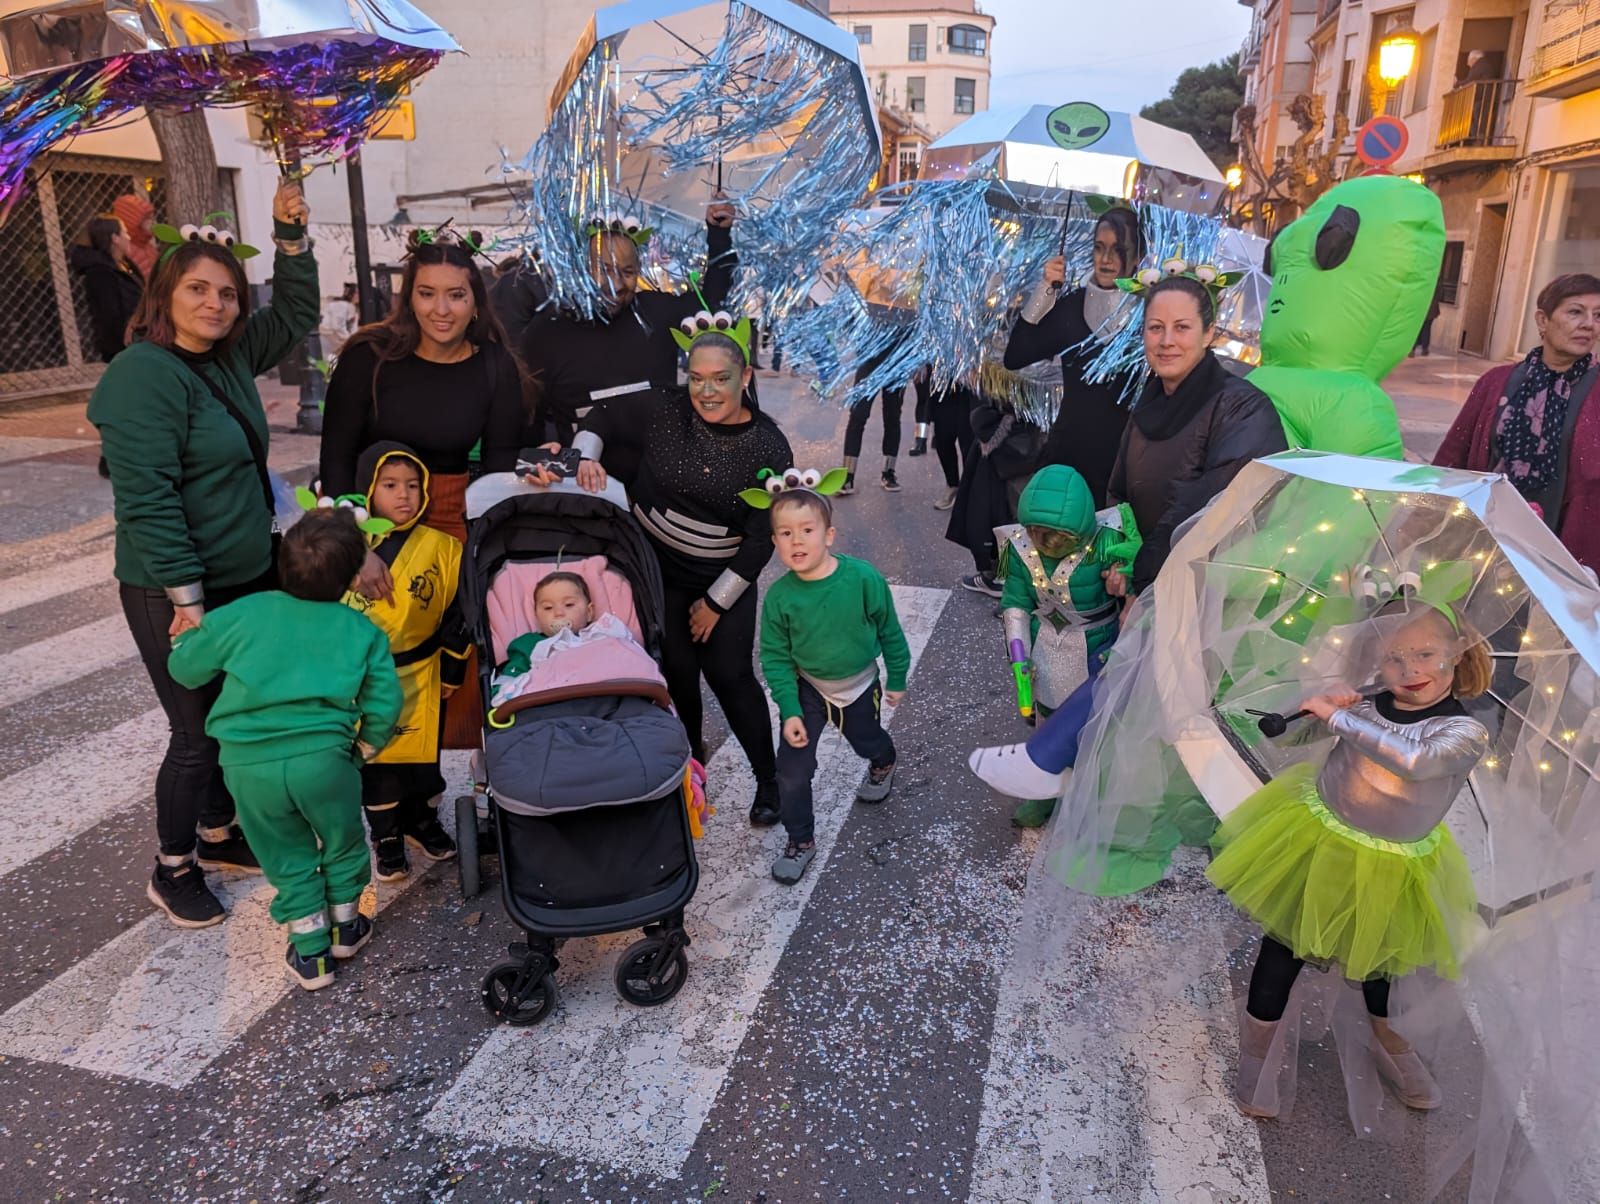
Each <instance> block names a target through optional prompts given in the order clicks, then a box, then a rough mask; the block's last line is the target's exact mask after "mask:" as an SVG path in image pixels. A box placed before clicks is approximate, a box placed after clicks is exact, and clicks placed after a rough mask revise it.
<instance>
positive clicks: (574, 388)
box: [523, 225, 737, 484]
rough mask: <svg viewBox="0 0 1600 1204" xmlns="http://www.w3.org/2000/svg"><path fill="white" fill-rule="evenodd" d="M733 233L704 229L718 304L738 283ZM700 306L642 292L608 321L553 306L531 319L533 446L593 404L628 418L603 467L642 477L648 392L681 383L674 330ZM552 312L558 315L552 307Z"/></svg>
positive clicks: (684, 296) (624, 476)
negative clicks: (535, 403)
mask: <svg viewBox="0 0 1600 1204" xmlns="http://www.w3.org/2000/svg"><path fill="white" fill-rule="evenodd" d="M736 262H737V259H736V257H735V255H734V253H733V234H732V231H730V230H728V229H727V228H725V227H722V226H711V225H708V226H707V227H706V272H705V278H704V279H703V280H702V281H701V283H700V289H701V291H702V292H703V293H705V297H706V303H707V304H708V305H710V306H711V307H712V308H713V309H715V308H717V307H720V306H721V305H722V303H723V301H724V300H725V299H726V298H727V295H728V290H729V288H731V287H732V285H733V268H734V264H735V263H736ZM699 310H700V298H699V297H697V296H696V295H695V294H694V293H693V292H692V291H691V292H686V293H657V292H643V293H639V294H638V295H637V296H636V297H634V299H633V304H631V305H630V306H628V308H626V309H624V310H623V311H622V312H621V313H618V314H616V315H615V316H614V317H612V318H611V319H609V320H608V321H597V320H593V319H589V318H580V317H577V316H576V315H574V314H571V313H566V312H562V311H560V310H555V309H554V307H550V309H549V310H547V311H546V314H547V315H548V316H546V314H541V315H539V316H537V317H535V318H534V320H533V322H532V324H531V325H530V326H529V327H528V334H527V337H526V339H525V340H524V342H523V362H524V363H525V364H526V365H527V366H528V371H529V373H530V374H531V375H532V376H533V378H534V380H535V382H536V383H537V384H538V385H539V386H540V387H541V389H542V390H543V394H542V396H541V398H540V401H539V407H538V411H537V412H536V414H535V416H534V422H533V426H532V428H531V429H530V431H529V435H528V440H527V442H528V443H529V444H535V443H542V442H544V440H546V439H551V438H553V439H557V440H559V441H560V442H562V443H565V442H567V441H568V440H570V439H571V437H572V433H573V431H574V430H575V429H576V428H577V427H578V425H579V424H580V423H581V422H582V421H583V420H584V418H585V416H586V415H588V414H589V412H590V409H591V407H594V406H599V405H604V406H605V407H606V408H608V409H612V410H616V411H618V412H620V413H621V414H622V415H623V418H624V420H623V421H622V422H621V423H620V424H619V425H618V429H617V434H616V438H615V440H614V441H610V442H608V443H607V446H606V451H605V455H604V458H603V459H602V463H603V465H604V466H605V470H606V471H607V472H608V473H610V474H611V475H612V476H614V477H617V478H618V479H619V480H621V481H622V482H624V483H625V484H631V483H632V482H633V480H634V479H635V477H636V476H637V474H638V469H639V456H640V452H641V443H640V435H641V433H642V432H643V430H644V428H645V425H646V423H647V421H648V418H649V411H648V407H649V405H650V400H649V390H650V387H652V386H654V387H655V388H659V389H671V388H673V387H674V386H675V385H676V384H677V383H678V345H677V343H675V342H673V339H672V330H673V328H674V327H676V326H677V325H678V323H679V322H681V321H683V319H684V318H687V317H691V316H692V315H694V314H695V313H698V312H699ZM552 311H553V312H552Z"/></svg>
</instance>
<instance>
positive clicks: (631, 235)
mask: <svg viewBox="0 0 1600 1204" xmlns="http://www.w3.org/2000/svg"><path fill="white" fill-rule="evenodd" d="M583 232H584V234H585V235H586V236H587V237H589V238H598V237H600V235H602V234H620V235H622V236H623V237H624V238H627V239H629V240H631V241H632V243H633V245H634V246H636V247H642V246H644V245H645V243H647V242H649V241H650V236H651V235H652V234H654V233H655V231H654V230H652V229H651V228H650V227H649V226H646V225H645V224H644V223H643V222H641V221H640V220H639V219H638V218H636V217H624V216H623V215H622V214H620V213H604V214H601V213H597V214H595V216H593V217H591V218H590V219H589V220H588V221H587V222H585V223H584V224H583Z"/></svg>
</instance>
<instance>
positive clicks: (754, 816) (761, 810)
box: [750, 782, 783, 828]
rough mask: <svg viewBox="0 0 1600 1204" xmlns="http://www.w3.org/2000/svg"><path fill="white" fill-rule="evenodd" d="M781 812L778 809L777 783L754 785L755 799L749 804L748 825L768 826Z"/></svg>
mask: <svg viewBox="0 0 1600 1204" xmlns="http://www.w3.org/2000/svg"><path fill="white" fill-rule="evenodd" d="M782 818H783V814H782V812H781V811H779V809H778V783H776V782H763V783H761V784H759V785H757V786H756V800H755V802H753V803H751V804H750V826H751V827H752V828H770V827H772V825H773V824H775V823H777V822H778V820H780V819H782Z"/></svg>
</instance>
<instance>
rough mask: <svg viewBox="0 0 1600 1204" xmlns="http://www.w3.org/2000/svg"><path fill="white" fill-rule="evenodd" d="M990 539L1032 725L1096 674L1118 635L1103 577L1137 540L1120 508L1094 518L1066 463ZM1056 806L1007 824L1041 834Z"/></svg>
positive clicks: (1039, 481) (1041, 805) (1050, 468)
mask: <svg viewBox="0 0 1600 1204" xmlns="http://www.w3.org/2000/svg"><path fill="white" fill-rule="evenodd" d="M995 534H996V536H997V537H998V543H999V547H1000V575H1001V576H1002V577H1004V579H1005V584H1004V586H1003V588H1002V590H1001V594H1000V617H1001V619H1002V621H1003V623H1004V627H1005V642H1006V652H1007V655H1008V656H1009V658H1010V660H1011V664H1012V669H1013V672H1015V673H1016V674H1017V677H1018V678H1019V681H1020V679H1022V678H1023V677H1027V678H1028V680H1029V683H1030V686H1031V695H1032V697H1031V700H1029V699H1027V698H1025V697H1019V699H1018V705H1019V707H1022V706H1023V705H1024V704H1025V703H1027V704H1028V705H1027V709H1025V710H1024V717H1025V718H1027V719H1029V720H1032V719H1033V717H1034V714H1035V713H1037V714H1038V715H1040V716H1045V715H1049V714H1050V713H1051V712H1052V711H1054V710H1056V709H1057V708H1058V707H1060V706H1061V704H1062V703H1063V702H1065V701H1066V699H1067V697H1068V695H1070V694H1071V693H1072V691H1073V690H1075V689H1077V687H1078V686H1079V685H1081V684H1082V683H1083V681H1084V680H1085V678H1087V677H1090V676H1092V675H1094V674H1095V673H1097V672H1098V671H1099V669H1100V666H1101V664H1102V662H1103V659H1104V653H1105V651H1106V650H1107V649H1109V648H1110V646H1111V644H1112V641H1113V640H1115V639H1116V636H1117V627H1118V623H1117V620H1118V606H1117V603H1116V602H1115V600H1114V599H1112V597H1111V596H1110V595H1109V594H1108V593H1107V592H1106V586H1105V576H1104V575H1105V571H1106V570H1107V569H1108V568H1110V567H1112V566H1113V565H1114V564H1117V563H1120V562H1122V561H1123V560H1124V559H1126V558H1128V557H1129V556H1130V555H1131V552H1130V551H1129V548H1128V546H1124V545H1126V544H1127V541H1129V540H1136V539H1137V535H1136V534H1135V533H1134V532H1133V531H1132V530H1131V518H1130V517H1129V516H1128V515H1127V514H1125V513H1123V510H1122V509H1118V510H1112V511H1106V512H1102V513H1096V511H1095V505H1094V497H1093V495H1092V494H1091V493H1090V492H1089V486H1088V483H1087V482H1085V481H1084V479H1083V477H1082V476H1080V475H1079V473H1078V471H1077V470H1076V469H1074V468H1069V467H1067V466H1066V465H1065V464H1050V465H1047V466H1046V467H1044V468H1041V469H1040V470H1039V471H1038V472H1036V473H1034V474H1033V477H1032V479H1030V480H1029V481H1028V484H1027V487H1026V488H1024V489H1023V491H1022V497H1021V498H1020V499H1019V501H1018V503H1017V525H1016V526H1013V527H1006V528H1001V529H999V530H997V531H996V532H995ZM1133 546H1135V550H1136V545H1133ZM1054 804H1055V800H1054V799H1049V800H1043V801H1038V800H1029V801H1026V802H1024V803H1022V804H1021V805H1020V806H1019V807H1018V808H1017V813H1016V814H1015V815H1014V816H1013V817H1012V818H1013V819H1014V820H1015V822H1016V823H1017V824H1018V825H1019V826H1021V827H1025V828H1031V827H1037V826H1039V825H1040V824H1042V823H1044V821H1045V820H1046V819H1048V818H1049V817H1050V813H1051V811H1052V810H1053V809H1054Z"/></svg>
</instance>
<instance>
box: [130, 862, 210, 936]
mask: <svg viewBox="0 0 1600 1204" xmlns="http://www.w3.org/2000/svg"><path fill="white" fill-rule="evenodd" d="M144 893H145V895H146V896H147V897H148V898H149V900H150V902H152V903H154V904H155V905H156V906H157V907H159V908H160V909H161V910H162V911H164V912H166V913H167V918H168V919H169V920H171V921H172V922H173V923H174V924H176V925H177V926H178V927H179V928H210V927H211V926H212V925H213V924H220V923H222V920H223V917H224V916H226V915H227V914H228V913H227V912H225V911H223V910H222V904H221V903H220V902H218V901H217V896H216V895H214V894H212V893H211V888H210V887H209V886H207V885H206V876H205V875H204V874H202V873H201V872H200V867H199V866H197V865H195V863H194V862H192V861H186V862H184V863H183V864H182V865H179V866H169V865H162V864H161V863H160V862H157V863H156V872H155V873H154V874H152V875H150V885H149V886H147V887H145V888H144Z"/></svg>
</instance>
